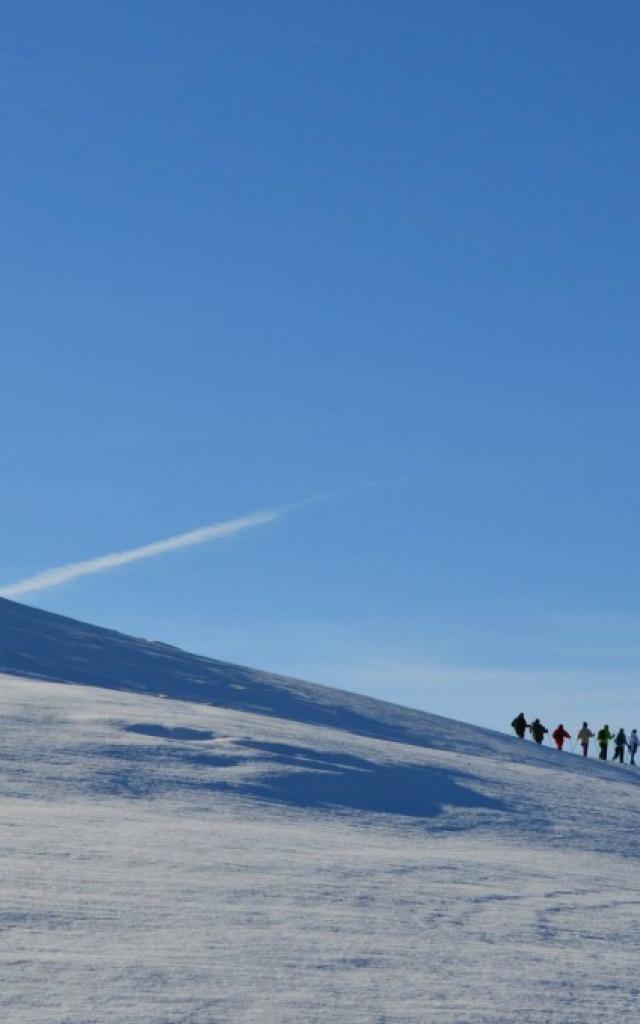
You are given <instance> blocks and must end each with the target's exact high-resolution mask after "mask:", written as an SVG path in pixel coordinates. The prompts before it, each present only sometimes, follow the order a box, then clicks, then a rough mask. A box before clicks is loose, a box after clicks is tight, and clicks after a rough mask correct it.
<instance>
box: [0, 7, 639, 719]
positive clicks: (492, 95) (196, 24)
mask: <svg viewBox="0 0 640 1024" xmlns="http://www.w3.org/2000/svg"><path fill="white" fill-rule="evenodd" d="M639 32H640V6H639V5H638V4H637V3H636V2H635V0H634V2H626V0H613V2H612V3H609V4H603V3H601V2H597V3H596V2H591V0H579V2H578V0H560V2H558V3H555V4H541V3H538V2H535V3H534V2H529V0H526V2H524V0H523V2H517V3H514V2H513V0H488V2H486V3H477V2H476V0H473V2H471V0H457V2H455V3H452V2H450V0H393V2H391V0H384V2H382V0H366V2H365V0H341V2H340V3H338V2H337V0H328V2H325V3H318V2H309V0H216V2H209V0H207V2H200V0H182V2H180V3H178V2H166V0H153V2H151V0H133V2H124V0H109V2H107V0H91V2H81V0H71V2H70V0H58V2H56V3H55V4H53V3H50V2H48V0H47V2H38V0H19V2H17V0H6V2H5V3H4V4H3V5H2V12H1V14H0V47H1V57H2V59H1V61H0V85H1V88H0V106H1V110H2V125H3V142H4V145H3V147H2V150H3V156H2V160H1V161H0V197H1V200H0V201H1V204H2V233H1V236H0V261H1V265H0V274H1V279H2V287H1V291H2V303H1V308H0V331H1V344H0V370H1V373H2V384H3V387H2V401H1V402H0V425H1V435H0V436H1V437H2V438H3V441H2V445H1V452H2V479H3V501H2V503H1V504H0V538H1V544H2V547H1V551H2V559H1V565H2V579H1V580H0V582H2V583H3V584H9V583H12V582H13V581H15V580H19V579H21V578H23V577H25V576H29V575H33V574H36V573H38V572H41V571H43V570H47V569H50V568H51V567H55V566H61V565H66V564H67V563H70V562H78V561H82V560H85V559H92V558H95V557H100V556H102V555H106V554H109V553H111V552H118V551H122V550H126V549H130V548H138V547H142V546H145V545H147V544H150V543H153V542H155V541H159V540H162V539H164V538H167V537H172V536H174V535H176V534H180V533H183V532H186V531H190V530H192V529H194V528H197V527H202V526H207V525H209V524H211V523H214V522H217V521H227V520H229V519H236V518H238V517H244V516H247V515H251V514H253V513H256V512H261V511H263V510H269V509H273V508H276V507H281V506H283V505H289V504H290V503H295V502H298V501H300V500H302V499H305V498H307V497H310V496H312V495H316V494H319V493H325V492H336V493H335V494H334V496H333V497H332V498H330V499H328V500H327V501H324V502H320V503H317V504H308V505H304V506H302V507H300V508H297V509H293V510H292V511H290V512H288V513H287V514H286V515H284V516H282V517H280V518H277V519H275V520H274V521H272V522H268V523H263V524H261V525H258V526H256V527H255V528H252V529H248V530H246V531H242V532H239V533H236V534H235V535H232V536H226V537H221V538H216V539H212V540H210V541H208V542H206V543H203V544H199V545H197V546H191V547H188V548H187V547H184V548H180V549H178V550H173V551H168V552H167V553H165V554H158V555H156V557H154V558H149V559H145V560H139V561H137V562H135V563H131V564H123V565H120V566H119V567H114V568H111V569H110V570H108V571H104V572H100V573H98V574H94V575H87V576H84V577H83V578H78V579H76V580H75V581H70V582H66V583H61V584H60V585H58V586H56V587H52V588H50V589H46V590H42V591H39V592H36V593H32V594H29V595H25V596H24V598H21V599H23V600H25V601H27V602H28V603H32V604H35V605H38V606H39V607H43V608H47V609H50V610H52V611H56V612H60V613H63V614H68V615H71V616H75V617H78V618H83V619H86V620H88V621H91V622H96V623H99V624H102V625H106V626H112V627H115V628H119V629H122V630H125V631H126V632H130V633H134V634H136V635H142V636H148V637H150V638H154V639H162V640H166V641H168V642H172V643H176V644H178V645H181V646H184V647H187V648H190V649H192V650H196V651H199V652H203V653H205V654H209V655H212V656H214V657H219V658H223V659H228V660H232V661H238V662H242V663H245V664H251V665H254V666H256V667H261V668H266V669H273V670H277V671H281V672H285V673H288V674H293V675H300V676H303V677H306V678H309V679H312V680H315V681H317V682H326V683H329V684H333V685H337V686H343V687H345V688H348V689H357V690H360V691H364V692H368V693H371V694H373V695H376V696H381V697H386V698H388V699H391V700H397V701H399V702H401V703H406V704H410V705H414V706H418V707H422V708H426V709H428V710H432V711H436V712H439V713H442V714H449V715H453V716H455V717H460V718H463V719H466V720H468V721H472V722H479V723H481V724H487V725H494V726H496V727H500V728H502V727H503V726H504V725H505V723H506V724H507V725H508V722H509V721H510V720H511V718H512V717H513V715H514V714H515V713H516V712H517V711H520V710H521V709H523V710H525V712H526V713H527V714H540V715H542V716H543V717H546V718H548V719H549V720H550V721H553V723H554V724H555V720H557V719H560V718H562V719H564V720H565V722H566V723H567V724H569V725H570V726H575V724H576V723H577V722H578V721H581V720H582V718H583V717H588V718H589V719H594V720H595V719H600V718H601V717H602V718H605V717H606V718H608V719H609V720H610V721H611V724H612V725H614V726H617V725H618V724H622V723H624V724H625V725H627V724H628V725H631V724H640V706H639V701H638V682H639V680H640V638H639V627H640V602H639V599H638V585H639V582H640V580H639V559H638V510H639V498H640V484H639V481H638V476H639V471H638V457H637V447H638V440H639V436H640V431H639V429H638V428H639V420H640V413H639V408H638V373H639V370H640V358H639V355H638V306H639V300H638V295H639V290H638V283H639V282H638V276H639V262H638V250H639V242H640V237H639V225H640V218H639V202H638V182H639V181H640V141H639V138H638V114H639V109H640V76H639V74H638V39H639ZM636 717H637V723H634V719H636Z"/></svg>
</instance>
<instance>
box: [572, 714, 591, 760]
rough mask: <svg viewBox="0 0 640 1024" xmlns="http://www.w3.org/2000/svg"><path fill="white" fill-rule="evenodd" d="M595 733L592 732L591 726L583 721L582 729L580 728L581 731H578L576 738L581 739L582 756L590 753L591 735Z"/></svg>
mask: <svg viewBox="0 0 640 1024" xmlns="http://www.w3.org/2000/svg"><path fill="white" fill-rule="evenodd" d="M593 735H594V733H592V732H591V729H590V728H589V726H588V725H587V723H586V722H583V723H582V729H581V730H580V732H579V733H578V735H577V737H576V739H578V740H579V741H580V746H581V747H582V756H583V757H586V756H587V754H588V753H589V740H590V739H591V737H592V736H593Z"/></svg>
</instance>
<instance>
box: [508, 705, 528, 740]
mask: <svg viewBox="0 0 640 1024" xmlns="http://www.w3.org/2000/svg"><path fill="white" fill-rule="evenodd" d="M527 725H528V722H527V720H526V718H525V717H524V711H521V712H520V714H519V715H517V716H516V717H515V718H514V720H513V722H512V723H511V728H512V729H513V731H514V732H515V734H516V736H517V737H518V739H520V740H523V739H524V734H525V732H526V730H527Z"/></svg>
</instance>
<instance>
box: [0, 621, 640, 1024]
mask: <svg viewBox="0 0 640 1024" xmlns="http://www.w3.org/2000/svg"><path fill="white" fill-rule="evenodd" d="M0 670H2V671H3V672H4V673H5V674H4V675H3V676H2V677H1V678H0V704H1V713H2V722H3V729H2V740H1V750H0V814H1V817H2V830H1V840H0V856H1V867H0V898H1V901H2V908H3V910H2V919H1V921H2V942H1V943H0V977H1V980H2V985H1V986H0V1007H2V1010H3V1014H2V1017H3V1019H4V1020H7V1021H10V1022H11V1024H27V1022H28V1024H103V1022H104V1024H106V1022H107V1021H108V1022H113V1021H117V1022H132V1024H133V1022H144V1024H187V1022H189V1024H218V1022H224V1024H227V1022H229V1024H236V1022H237V1024H254V1022H265V1024H266V1022H268V1024H302V1022H304V1024H321V1022H322V1024H325V1022H332V1024H333V1022H335V1024H343V1022H344V1024H347V1022H348V1024H423V1022H430V1021H442V1022H447V1024H459V1022H460V1024H463V1022H468V1024H480V1022H483V1024H484V1022H506V1021H518V1022H523V1021H524V1022H528V1021H530V1022H540V1024H542V1022H545V1024H546V1022H565V1021H579V1022H590V1021H594V1022H595V1021H605V1022H606V1021H614V1020H615V1021H618V1020H619V1018H620V1016H621V1014H623V1013H625V1012H627V1011H629V1012H630V1011H632V1010H633V1009H634V1008H635V1002H636V997H637V994H638V983H637V980H636V975H637V962H638V953H639V952H640V942H639V940H638V938H637V935H638V928H637V920H636V918H637V911H638V903H639V900H640V881H639V879H638V866H639V861H638V858H639V855H640V845H639V844H640V837H639V818H638V811H639V810H640V788H639V787H638V784H637V780H636V776H635V775H634V774H633V769H631V768H618V767H614V766H611V765H601V764H599V763H596V762H589V763H586V764H585V763H583V762H582V760H581V759H579V758H575V757H572V756H571V755H568V754H558V753H557V752H555V751H552V750H548V749H547V750H545V749H542V750H540V749H537V748H534V747H533V746H532V745H531V744H528V743H527V744H522V743H519V742H518V741H516V740H515V739H512V738H510V737H508V736H503V735H499V734H497V733H491V732H488V731H486V730H480V729H475V728H474V727H472V726H467V725H462V724H460V723H456V722H451V721H449V720H446V719H442V718H438V717H436V716H431V715H427V714H424V713H422V712H417V711H410V710H407V709H402V708H398V707H395V706H394V705H390V704H385V703H383V702H379V701H374V700H369V699H366V698H363V697H359V696H355V695H350V694H345V693H342V692H340V691H335V690H331V689H328V688H326V687H315V686H312V685H311V684H304V683H298V682H295V681H293V680H286V679H281V678H279V677H273V676H270V675H266V674H264V673H260V672H256V671H253V670H250V669H246V668H237V667H235V666H228V665H224V664H223V663H220V662H211V661H208V660H206V659H203V658H198V657H193V656H190V655H187V654H185V653H183V652H180V651H176V650H175V649H173V648H168V647H166V646H164V645H162V644H157V643H151V644H149V643H146V642H144V641H138V640H133V639H131V638H127V637H123V636H121V635H119V634H115V633H110V632H108V631H105V630H100V629H97V628H96V627H92V626H86V625H83V624H80V623H76V622H73V621H71V620H67V619H62V618H59V617H56V616H51V615H48V614H47V613H44V612H38V611H35V610H34V609H29V608H25V607H22V606H19V605H15V604H12V603H11V602H4V601H3V602H1V603H0ZM20 677H21V678H20ZM69 682H71V683H74V684H75V685H71V686H70V685H66V684H68V683H69ZM167 696H169V697H170V698H171V699H167ZM509 710H511V709H509ZM505 713H506V714H508V712H507V711H506V709H505Z"/></svg>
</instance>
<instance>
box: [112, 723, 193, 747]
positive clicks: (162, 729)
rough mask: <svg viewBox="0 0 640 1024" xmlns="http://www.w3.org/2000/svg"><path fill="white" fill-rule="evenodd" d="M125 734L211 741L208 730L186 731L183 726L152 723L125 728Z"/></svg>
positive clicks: (136, 724) (165, 738)
mask: <svg viewBox="0 0 640 1024" xmlns="http://www.w3.org/2000/svg"><path fill="white" fill-rule="evenodd" d="M124 731H125V732H134V733H136V734H137V735H138V736H152V737H154V738H156V739H163V740H179V741H180V742H184V741H185V740H186V741H191V742H193V741H198V742H201V743H202V742H205V741H206V740H212V739H213V733H212V732H210V731H209V730H208V729H187V728H186V727H185V726H180V725H176V726H173V727H170V726H168V725H155V724H154V723H153V722H136V723H135V724H134V725H127V726H125V730H124Z"/></svg>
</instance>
